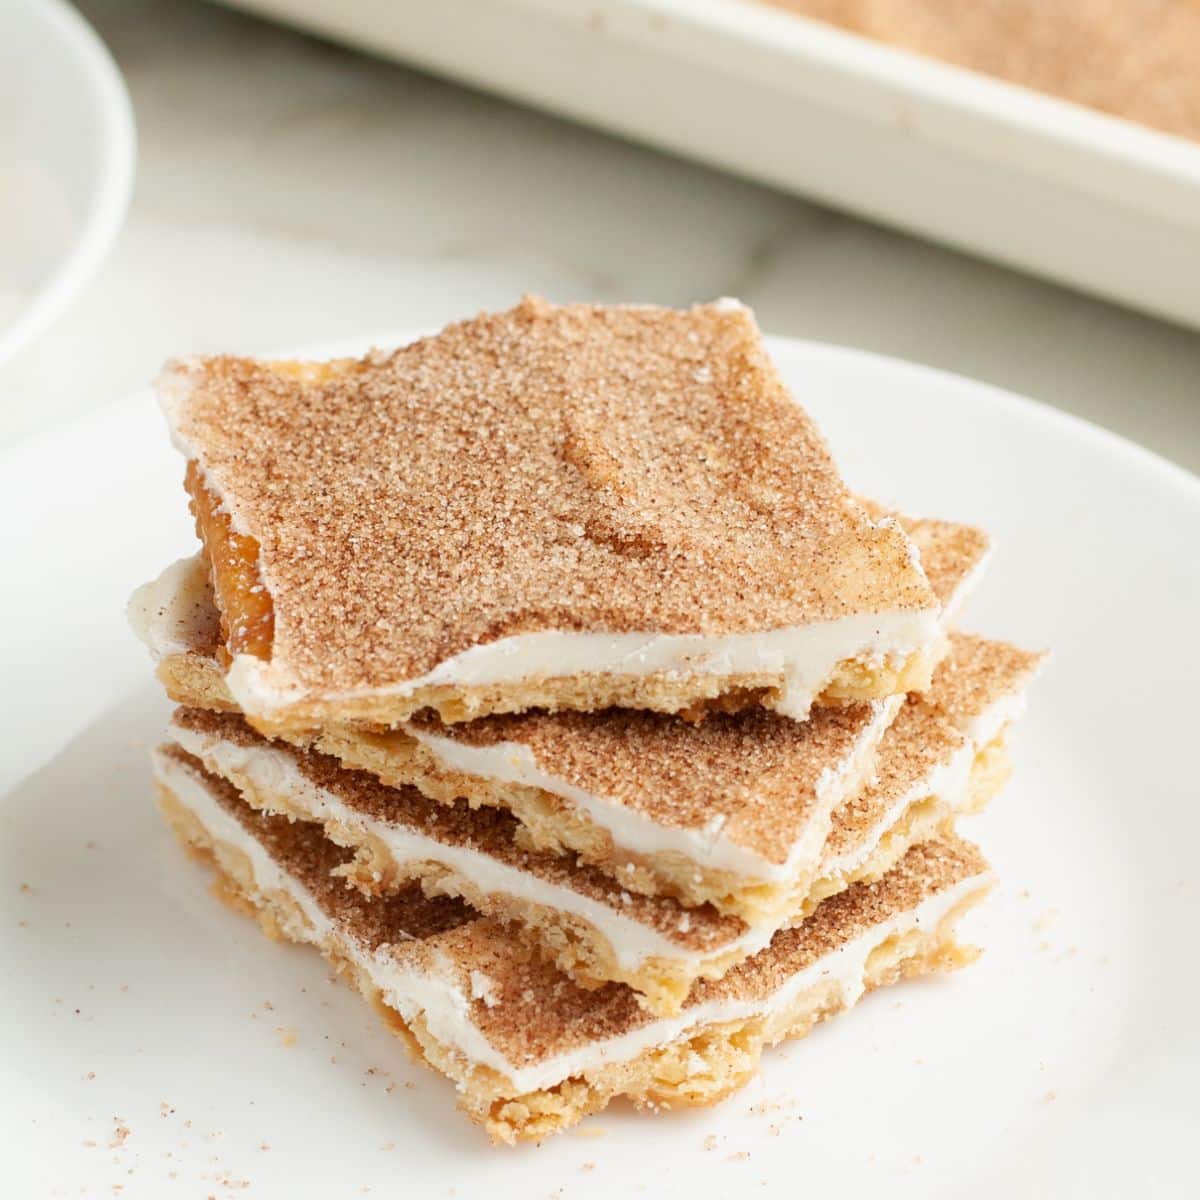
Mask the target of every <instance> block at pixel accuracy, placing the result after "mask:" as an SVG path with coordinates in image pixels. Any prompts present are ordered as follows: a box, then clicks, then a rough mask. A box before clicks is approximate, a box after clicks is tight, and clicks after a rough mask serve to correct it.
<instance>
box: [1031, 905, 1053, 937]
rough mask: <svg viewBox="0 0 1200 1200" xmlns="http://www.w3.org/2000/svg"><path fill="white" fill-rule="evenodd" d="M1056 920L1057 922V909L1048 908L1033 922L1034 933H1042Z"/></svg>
mask: <svg viewBox="0 0 1200 1200" xmlns="http://www.w3.org/2000/svg"><path fill="white" fill-rule="evenodd" d="M1057 920H1058V909H1057V908H1048V909H1046V911H1045V912H1044V913H1042V915H1041V916H1040V917H1038V919H1037V920H1036V921H1035V922H1034V924H1033V928H1034V930H1035V932H1037V933H1044V932H1045V931H1046V930H1047V929H1049V928H1050V926H1051V925H1053V924H1054V922H1055V921H1057Z"/></svg>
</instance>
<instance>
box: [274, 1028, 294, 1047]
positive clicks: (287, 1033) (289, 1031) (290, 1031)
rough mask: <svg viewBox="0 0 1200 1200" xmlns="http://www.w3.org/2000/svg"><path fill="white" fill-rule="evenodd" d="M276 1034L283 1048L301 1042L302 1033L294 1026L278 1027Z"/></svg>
mask: <svg viewBox="0 0 1200 1200" xmlns="http://www.w3.org/2000/svg"><path fill="white" fill-rule="evenodd" d="M275 1032H276V1033H277V1034H278V1035H279V1044H280V1045H281V1046H288V1047H290V1046H294V1045H295V1044H296V1043H297V1042H298V1041H299V1040H300V1031H299V1030H298V1029H296V1028H295V1026H292V1025H276V1026H275Z"/></svg>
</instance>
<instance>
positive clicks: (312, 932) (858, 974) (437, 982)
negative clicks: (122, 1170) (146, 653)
mask: <svg viewBox="0 0 1200 1200" xmlns="http://www.w3.org/2000/svg"><path fill="white" fill-rule="evenodd" d="M156 769H157V772H158V775H159V777H160V778H161V779H162V780H163V782H164V783H166V784H167V786H168V787H170V789H171V791H172V792H174V794H175V795H176V796H177V797H178V799H179V800H180V801H181V802H182V803H183V804H184V805H186V807H187V808H188V809H190V810H191V811H192V813H193V814H194V815H195V816H196V817H197V819H198V820H199V821H200V823H201V824H202V825H203V826H204V827H205V828H206V829H207V830H208V832H209V834H210V835H211V836H212V837H213V838H215V839H216V840H218V841H221V842H225V843H228V844H230V845H232V846H235V847H236V848H238V849H239V850H241V851H242V852H243V853H244V854H245V855H246V856H247V858H248V859H249V861H250V864H251V867H252V869H253V871H254V881H255V884H256V886H257V887H258V888H259V890H260V891H264V892H265V891H276V892H283V893H285V894H286V895H289V896H290V897H291V898H292V899H293V900H294V901H295V902H296V904H297V905H298V906H299V907H300V909H301V911H302V912H303V913H304V914H305V916H306V918H307V919H308V920H309V921H310V922H311V928H310V929H308V930H305V931H300V930H296V931H295V932H297V933H303V936H304V937H305V938H306V939H307V940H308V941H309V942H311V943H312V944H314V945H319V944H320V943H321V942H322V941H324V940H326V939H327V938H331V937H332V938H333V939H334V940H335V941H336V943H337V946H338V949H339V951H340V952H341V953H342V954H344V955H345V956H346V957H347V958H349V959H351V960H352V961H353V962H355V964H356V965H357V966H359V967H360V968H362V969H363V970H364V971H365V972H366V974H367V976H368V977H369V978H370V979H371V981H372V983H373V984H374V985H375V986H376V987H377V988H378V989H379V990H380V992H381V993H382V994H383V996H384V998H385V999H386V1001H387V1003H388V1004H389V1005H391V1006H392V1007H393V1008H394V1009H396V1011H397V1012H399V1013H400V1015H401V1016H402V1017H404V1018H405V1019H406V1020H412V1019H413V1018H415V1017H417V1016H420V1017H421V1018H423V1020H424V1021H425V1024H426V1026H427V1027H428V1029H429V1032H430V1033H431V1034H432V1035H433V1037H435V1038H436V1039H437V1040H438V1041H439V1042H440V1043H442V1045H444V1046H447V1047H448V1048H449V1049H451V1050H454V1051H457V1052H459V1053H460V1054H462V1055H463V1056H464V1057H466V1058H467V1059H468V1060H469V1061H471V1062H474V1063H479V1064H481V1065H483V1066H487V1067H490V1068H492V1069H493V1070H495V1071H498V1072H499V1073H500V1074H502V1075H504V1076H505V1077H506V1078H507V1079H508V1080H509V1081H510V1082H511V1083H512V1085H513V1090H514V1092H515V1093H525V1092H532V1091H537V1090H539V1089H544V1088H550V1087H553V1086H555V1085H556V1084H558V1083H561V1082H562V1081H563V1080H564V1079H568V1078H571V1077H573V1076H577V1075H582V1074H585V1073H587V1072H589V1071H595V1070H598V1069H599V1068H601V1067H604V1066H607V1065H609V1064H612V1063H621V1062H627V1061H629V1060H630V1059H633V1058H635V1057H636V1056H637V1055H639V1054H641V1053H642V1052H643V1051H645V1050H649V1049H652V1048H654V1047H657V1046H665V1045H667V1044H668V1043H670V1042H673V1041H676V1040H678V1039H679V1038H681V1037H684V1036H686V1035H687V1034H688V1033H689V1032H690V1031H691V1030H693V1029H697V1028H699V1027H701V1026H704V1025H709V1024H723V1023H725V1022H729V1021H737V1020H745V1019H747V1018H751V1017H756V1016H768V1017H769V1016H771V1015H773V1014H775V1013H777V1012H781V1011H785V1010H786V1009H787V1008H788V1007H789V1006H790V1005H792V1004H793V1003H794V1002H795V1001H796V1000H797V998H798V997H799V996H800V995H801V994H802V993H804V992H805V991H807V990H808V989H810V988H812V987H816V986H817V985H821V984H827V983H830V982H832V983H834V984H835V986H836V987H837V989H838V991H839V993H840V995H841V997H842V1002H843V1003H844V1004H845V1005H846V1006H847V1007H848V1006H850V1005H851V1004H854V1003H855V1002H856V1001H857V1000H858V999H859V997H860V996H861V995H862V992H863V988H864V986H865V982H866V981H865V972H866V965H867V960H868V959H869V957H870V955H871V952H872V951H873V950H874V949H875V948H876V947H877V946H880V945H882V944H883V943H884V942H885V941H887V939H888V938H890V937H892V936H894V935H897V934H903V933H906V932H908V931H909V930H911V929H924V930H931V929H936V928H937V926H938V925H939V924H940V923H941V921H942V920H943V919H944V918H945V916H946V915H947V913H949V912H951V911H952V910H953V909H954V908H955V907H956V906H957V905H958V904H959V903H961V901H962V900H963V899H964V898H966V897H967V896H969V895H971V894H973V893H974V892H976V891H978V890H979V889H980V888H981V887H983V886H985V884H986V883H987V882H988V881H989V876H987V875H981V876H975V877H972V878H970V879H964V880H962V881H961V882H959V883H958V884H956V885H955V886H954V887H952V888H947V889H946V890H945V891H943V892H939V893H938V894H937V895H934V896H930V897H929V898H928V899H926V900H924V901H922V903H921V904H919V905H918V906H917V907H916V908H914V909H911V910H909V911H908V912H904V913H898V914H897V915H896V916H894V917H892V918H891V919H890V920H888V921H886V922H884V923H882V924H880V925H878V926H876V927H875V928H873V929H871V930H868V931H867V932H866V933H864V934H863V935H862V936H861V937H858V938H855V939H854V940H853V941H850V942H846V943H844V944H843V945H841V946H839V947H838V948H837V949H836V950H835V951H833V952H832V953H830V954H827V955H825V956H824V957H823V958H821V959H819V960H818V961H817V962H815V963H813V964H811V965H810V966H809V967H807V968H806V969H805V970H803V971H799V972H797V973H796V974H795V975H792V976H790V977H789V978H788V979H787V980H785V981H784V983H783V984H782V985H781V986H780V987H779V988H777V989H776V990H775V991H774V992H773V993H771V994H770V995H769V996H767V997H765V998H763V999H758V1000H733V999H729V1000H712V1001H709V1002H707V1003H704V1004H698V1005H695V1006H693V1007H690V1008H687V1009H685V1010H684V1011H683V1012H681V1013H679V1014H678V1015H677V1016H674V1017H664V1018H659V1019H657V1020H654V1021H648V1022H647V1023H646V1024H645V1025H642V1026H640V1027H639V1028H637V1029H634V1030H631V1031H630V1032H629V1033H624V1034H619V1035H617V1036H615V1037H612V1038H608V1039H606V1040H604V1041H597V1042H592V1043H590V1044H589V1045H587V1046H582V1047H579V1048H578V1049H575V1050H571V1051H569V1052H567V1053H565V1054H559V1055H555V1056H553V1057H551V1058H546V1059H543V1060H542V1061H541V1062H538V1063H534V1064H530V1065H524V1066H518V1065H515V1064H513V1063H511V1062H510V1061H509V1060H508V1059H507V1058H505V1056H504V1055H503V1054H501V1053H500V1052H499V1051H498V1050H497V1049H496V1048H495V1047H494V1046H493V1045H492V1044H491V1042H489V1041H488V1040H487V1038H486V1037H485V1036H484V1035H483V1033H482V1032H481V1031H480V1029H479V1027H478V1026H477V1025H476V1024H475V1023H474V1021H473V1020H472V1018H471V1000H472V997H471V996H470V995H469V994H468V993H467V992H465V991H464V990H463V988H462V987H461V986H459V984H458V983H457V982H456V980H455V979H453V978H452V977H451V975H452V971H451V968H450V966H449V964H447V974H446V976H445V977H441V978H439V977H437V976H433V975H430V974H426V973H420V972H417V971H414V970H412V969H410V968H404V967H399V966H397V965H396V964H395V963H394V962H392V961H390V960H389V958H388V957H387V956H386V955H384V954H379V953H368V952H366V951H364V950H363V948H362V947H360V946H357V945H356V944H355V943H354V942H353V941H351V940H349V939H343V938H342V937H340V936H339V933H338V930H337V929H336V927H335V926H334V925H333V923H332V922H331V921H330V920H329V919H328V917H326V915H325V913H324V912H323V910H322V909H321V907H320V905H318V904H317V902H316V899H315V898H314V897H313V895H312V893H311V892H309V891H308V889H307V888H305V887H304V886H303V885H302V884H300V883H299V882H298V881H297V880H295V879H294V878H293V877H292V876H290V875H288V874H287V873H286V872H285V871H283V870H282V869H281V868H280V867H279V865H278V864H277V863H276V862H275V860H274V859H272V858H271V856H270V855H269V854H267V852H266V851H265V850H264V849H263V847H262V846H261V845H260V844H259V842H258V841H256V840H255V839H254V838H253V837H252V836H251V835H250V834H249V833H248V832H247V831H246V830H245V828H244V827H243V826H242V825H241V823H240V822H239V821H238V820H237V819H236V818H235V817H233V816H232V815H231V814H230V813H228V812H227V811H226V810H225V809H224V808H222V807H221V805H220V804H219V803H218V802H217V800H216V799H215V798H214V797H213V796H212V794H211V793H210V792H209V790H208V789H207V788H206V787H204V785H203V784H202V783H201V782H200V781H199V780H198V779H197V778H196V777H195V775H194V774H193V773H192V772H191V771H190V770H188V769H187V768H186V767H184V766H182V765H181V764H179V763H178V762H176V761H175V760H174V759H171V758H170V757H168V756H164V755H157V756H156ZM471 989H472V991H477V990H478V989H479V982H478V981H477V980H475V979H472V984H471Z"/></svg>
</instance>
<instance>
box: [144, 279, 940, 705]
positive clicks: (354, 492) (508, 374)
mask: <svg viewBox="0 0 1200 1200" xmlns="http://www.w3.org/2000/svg"><path fill="white" fill-rule="evenodd" d="M160 393H161V395H162V397H163V404H164V408H165V409H166V411H167V414H168V418H169V420H170V422H171V424H172V431H173V435H174V437H175V440H176V442H177V444H179V445H180V446H181V448H182V449H183V450H184V452H185V454H186V455H187V457H188V459H189V461H190V462H192V463H194V464H195V466H194V467H193V468H192V473H193V476H194V478H196V479H197V480H198V481H200V483H201V484H202V486H203V488H205V489H207V491H208V493H209V494H210V497H211V501H213V502H214V503H212V504H207V505H206V506H207V507H212V508H214V509H217V510H220V511H222V512H224V513H226V514H228V517H229V521H230V529H231V531H232V533H233V534H235V535H237V536H238V537H241V538H244V539H251V540H252V542H253V543H254V544H255V545H256V546H257V562H256V563H248V564H243V565H244V566H245V568H246V570H247V573H252V574H253V575H255V576H256V577H257V578H258V579H260V580H261V582H262V584H263V585H264V586H265V588H266V591H267V593H268V594H269V598H270V602H271V606H272V609H273V623H274V624H273V637H272V640H271V645H270V654H269V667H268V668H267V678H269V679H270V680H272V681H273V682H274V684H276V685H278V687H279V688H281V689H290V695H289V697H288V699H287V701H286V702H281V705H280V707H279V708H278V709H274V708H273V709H272V714H271V719H272V720H274V721H275V722H276V724H277V725H280V726H282V725H284V724H296V723H305V722H320V723H323V722H325V721H328V720H332V719H337V718H338V717H339V716H340V717H341V718H343V719H345V718H351V717H352V718H354V719H360V720H373V721H381V722H392V721H396V720H400V719H403V718H405V717H407V716H408V715H411V713H413V712H415V711H418V709H419V708H422V707H432V708H435V709H436V710H437V711H438V712H439V713H440V714H441V715H442V717H443V719H445V720H465V719H469V718H471V717H473V716H478V715H482V714H483V713H485V712H488V711H513V710H515V709H518V708H526V707H532V706H538V707H550V706H556V707H567V708H588V709H594V708H600V707H608V706H612V705H619V706H622V707H641V708H653V709H656V710H659V711H668V712H677V711H680V710H683V709H687V708H689V707H690V706H694V705H696V704H698V703H699V704H703V703H705V702H709V701H713V700H716V699H718V698H719V697H721V696H723V695H725V694H727V693H729V692H730V691H736V692H739V693H740V692H745V691H751V692H759V691H763V692H764V693H765V694H766V695H767V699H768V701H769V693H770V692H771V691H772V689H778V687H779V685H780V683H781V678H782V676H781V675H772V674H769V673H765V672H756V673H743V674H736V675H732V674H731V675H725V676H718V677H716V678H711V677H708V676H706V675H704V674H703V673H702V672H700V671H697V672H696V673H695V674H694V675H690V676H680V675H676V676H672V677H665V676H664V677H657V676H653V675H651V676H649V677H647V678H640V677H635V676H631V675H627V676H621V675H619V674H617V675H612V676H609V675H607V674H603V673H601V672H600V670H599V669H598V670H597V672H596V673H594V674H593V675H591V676H585V677H582V678H576V679H568V678H564V679H539V678H536V677H530V678H528V679H524V680H523V679H519V678H518V679H514V680H513V681H512V683H510V684H504V685H495V686H488V687H470V686H464V687H461V688H460V687H458V686H457V685H454V686H451V685H448V684H437V685H434V686H430V687H422V688H420V689H418V691H417V692H416V693H414V694H412V695H410V696H407V697H401V696H395V695H393V696H390V697H389V696H386V695H382V694H377V693H379V692H380V689H386V688H388V687H393V686H396V685H400V684H406V683H408V682H409V681H412V680H417V679H420V678H422V677H423V676H425V675H426V674H427V673H429V672H430V671H432V670H433V669H434V668H435V667H437V666H438V665H439V664H440V663H443V662H445V661H447V660H448V659H451V658H453V657H454V656H456V655H458V654H460V653H462V652H464V651H466V650H469V649H471V648H472V647H475V646H479V645H483V644H487V643H491V642H495V641H499V640H501V639H503V638H506V637H511V636H516V635H521V634H529V633H536V632H543V631H561V632H566V633H602V634H621V633H637V634H643V633H644V634H648V635H653V634H663V635H681V634H682V635H686V634H698V635H705V636H714V637H720V636H723V635H734V634H745V633H755V632H762V631H768V630H776V629H781V628H789V627H803V626H809V625H813V624H818V623H824V622H829V621H836V620H838V619H840V618H844V617H850V616H855V615H860V614H874V613H914V614H916V613H925V612H928V613H932V612H933V610H934V608H935V601H934V597H933V595H932V593H931V590H930V588H929V585H928V583H927V582H926V580H925V577H924V575H923V574H922V572H921V570H920V568H919V567H918V566H917V565H916V564H915V562H914V561H913V556H912V546H911V543H910V542H909V540H908V538H907V536H906V535H905V534H904V532H903V530H902V529H900V528H899V527H898V526H897V525H896V524H895V523H894V522H890V521H883V522H880V523H876V522H874V521H873V520H872V519H871V518H870V516H869V515H868V514H867V512H866V511H865V510H864V508H863V507H862V506H861V505H860V504H859V503H858V502H857V501H856V500H855V499H854V497H853V496H851V495H850V493H849V492H848V491H847V489H846V487H845V485H844V484H843V483H842V481H841V479H840V478H839V476H838V474H837V471H836V468H835V467H834V464H833V461H832V459H831V457H830V455H829V452H828V449H827V448H826V446H825V444H824V442H823V441H822V439H821V437H820V435H819V434H818V433H817V431H816V429H815V428H814V426H813V425H812V423H811V421H810V420H809V418H808V417H807V415H806V414H805V413H804V411H803V410H802V409H801V408H800V406H799V405H798V404H796V403H795V401H794V400H793V399H792V397H791V396H790V395H789V394H788V392H787V389H786V388H785V386H784V385H783V383H782V381H781V379H780V378H779V375H778V373H777V372H776V370H775V368H774V366H773V365H772V363H771V361H770V359H769V356H768V355H767V352H766V350H765V348H764V346H763V343H762V340H761V337H760V335H759V333H758V330H757V327H756V326H755V324H754V321H753V318H752V317H751V316H750V314H749V312H748V310H746V309H744V308H743V307H741V306H739V305H723V304H715V305H707V306H698V307H696V308H693V309H690V310H687V311H682V312H680V311H675V310H670V309H659V308H649V307H644V308H635V307H613V308H605V307H598V306H588V305H570V306H566V307H556V306H553V305H549V304H547V303H545V302H544V301H541V300H535V299H527V300H525V301H523V302H522V303H521V304H520V305H518V306H517V307H516V308H514V309H512V310H510V311H508V312H504V313H498V314H484V315H481V316H479V317H477V318H474V319H473V320H470V321H464V322H461V323H460V324H457V325H452V326H450V327H448V328H447V329H446V330H444V331H443V332H442V333H440V334H438V335H437V336H435V337H431V338H425V339H422V340H421V341H418V342H415V343H413V344H412V345H410V346H405V347H402V348H400V349H398V350H395V351H392V352H388V353H384V352H375V353H372V354H370V355H368V356H367V357H366V358H364V359H361V360H356V361H345V360H344V361H338V362H332V363H325V364H280V363H269V362H261V361H255V360H249V359H239V358H229V357H225V358H208V359H189V360H183V361H179V362H176V363H173V364H171V365H170V366H169V367H168V368H167V370H166V371H165V372H164V375H163V377H162V380H161V381H160ZM247 544H249V543H247ZM210 551H211V548H210ZM212 565H213V566H214V567H216V568H217V569H218V570H221V569H222V567H223V565H224V560H223V559H222V558H220V557H219V556H218V558H214V559H213V560H212ZM239 569H240V568H239ZM217 593H218V598H219V600H220V601H221V603H222V604H231V605H236V604H238V602H239V599H240V598H245V597H246V596H247V595H249V593H248V591H247V590H246V589H239V588H237V587H232V586H230V587H223V586H221V585H220V584H218V587H217ZM223 615H224V617H225V620H226V625H227V627H228V628H230V629H237V628H240V627H241V626H242V624H243V618H244V616H245V614H243V613H240V612H234V611H230V612H226V613H224V614H223ZM919 659H920V654H919V652H918V650H916V649H914V650H913V651H912V652H909V653H905V654H903V655H899V656H896V657H895V658H894V660H893V661H890V662H885V663H883V664H882V665H881V664H878V663H876V662H874V661H866V660H865V659H848V660H846V661H844V662H842V663H841V664H840V665H839V666H838V667H837V668H836V669H835V670H834V672H833V675H832V676H831V678H830V679H828V680H827V681H825V686H824V688H823V689H822V690H823V692H824V694H825V696H826V698H827V699H828V700H831V701H836V700H844V699H860V698H868V697H871V696H877V695H883V694H889V693H890V692H891V691H895V690H897V689H900V690H904V689H906V688H908V687H910V686H912V685H913V684H914V683H917V682H919V678H920V672H921V664H920V661H919ZM612 665H613V666H616V665H617V664H616V663H615V662H614V663H613V664H612ZM372 693H375V694H372ZM348 697H349V698H348ZM355 697H356V698H355ZM759 699H760V698H759V697H755V700H756V701H758V700H759ZM259 715H260V716H263V717H264V718H265V717H266V715H267V714H266V713H265V712H264V713H261V714H259Z"/></svg>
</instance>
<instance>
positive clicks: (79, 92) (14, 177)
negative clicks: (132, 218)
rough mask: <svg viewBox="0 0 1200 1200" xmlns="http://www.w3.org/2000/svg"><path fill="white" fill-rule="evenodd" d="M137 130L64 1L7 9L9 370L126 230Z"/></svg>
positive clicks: (117, 79)
mask: <svg viewBox="0 0 1200 1200" xmlns="http://www.w3.org/2000/svg"><path fill="white" fill-rule="evenodd" d="M133 164H134V131H133V114H132V111H131V110H130V107H129V97H128V95H127V94H126V91H125V85H124V83H123V82H122V80H121V76H120V73H119V72H118V71H117V68H116V65H115V64H114V62H113V61H112V58H111V57H110V56H109V53H108V51H107V50H106V49H105V47H104V44H103V42H101V41H100V39H99V38H98V37H97V36H96V35H95V33H94V32H93V31H92V29H91V27H90V26H89V25H88V24H87V23H86V22H85V21H84V20H83V18H82V17H80V15H79V14H78V13H77V12H76V11H75V10H74V9H73V8H72V7H71V6H70V5H69V4H66V3H64V2H62V0H4V3H3V4H0V362H3V361H4V360H5V359H6V358H8V357H9V356H11V355H12V354H13V353H14V352H15V351H16V350H17V349H18V348H19V347H20V346H22V345H24V343H25V342H27V341H29V340H30V339H31V338H33V337H34V336H36V335H37V334H38V333H40V332H41V331H42V330H43V329H45V328H46V326H47V325H49V324H50V322H51V321H52V320H54V318H55V317H56V316H58V314H59V313H60V312H61V311H62V309H63V308H65V307H66V305H67V303H68V302H69V301H70V300H71V299H72V298H73V297H74V296H75V294H76V293H77V292H78V291H79V290H80V289H81V288H82V287H83V286H84V284H86V283H87V282H88V280H89V279H90V278H91V277H92V275H93V274H95V272H96V270H97V269H98V268H99V266H100V264H101V263H102V262H103V260H104V256H105V255H106V254H107V253H108V250H109V248H110V247H111V245H112V243H113V240H114V239H115V238H116V236H117V233H118V232H119V230H120V228H121V224H122V222H123V221H124V219H125V210H126V209H127V208H128V206H129V194H130V189H131V187H132V185H133Z"/></svg>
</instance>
